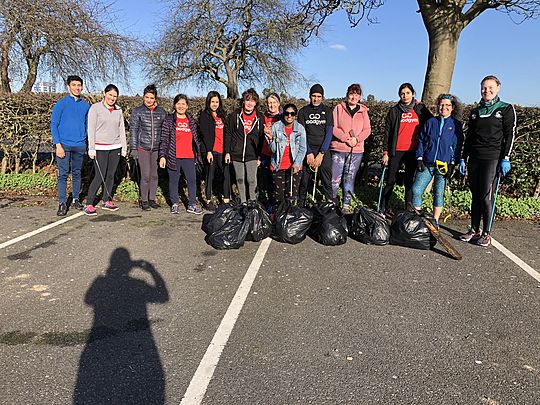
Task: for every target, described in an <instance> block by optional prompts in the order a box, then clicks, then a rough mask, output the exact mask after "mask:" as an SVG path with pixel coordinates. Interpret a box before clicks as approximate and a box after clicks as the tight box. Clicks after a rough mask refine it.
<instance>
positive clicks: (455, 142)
mask: <svg viewBox="0 0 540 405" xmlns="http://www.w3.org/2000/svg"><path fill="white" fill-rule="evenodd" d="M441 121H442V126H441ZM419 141H420V142H419V144H418V149H416V158H417V159H420V158H422V159H423V160H424V162H426V163H435V161H436V160H440V161H442V162H446V163H456V162H459V159H460V158H461V148H462V147H463V125H462V124H461V121H458V120H457V119H455V118H454V117H452V116H450V117H448V118H446V119H445V118H443V117H441V116H437V117H433V118H430V119H429V120H427V121H426V123H425V125H424V127H423V128H422V131H421V132H420V136H419Z"/></svg>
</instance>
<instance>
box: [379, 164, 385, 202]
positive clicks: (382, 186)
mask: <svg viewBox="0 0 540 405" xmlns="http://www.w3.org/2000/svg"><path fill="white" fill-rule="evenodd" d="M385 173H386V166H383V169H382V173H381V185H380V186H379V201H378V202H377V212H379V211H380V210H381V200H382V192H383V188H384V174H385Z"/></svg>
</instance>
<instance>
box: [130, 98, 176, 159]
mask: <svg viewBox="0 0 540 405" xmlns="http://www.w3.org/2000/svg"><path fill="white" fill-rule="evenodd" d="M166 116H167V112H166V111H165V110H164V109H163V108H162V107H161V106H159V105H158V106H157V107H156V108H154V111H152V110H151V109H150V108H148V107H147V106H145V105H144V104H142V105H140V106H138V107H136V108H134V109H133V111H131V117H130V119H129V134H130V138H131V139H130V142H129V144H130V149H131V150H135V149H139V148H141V149H144V150H149V151H152V152H154V151H157V150H159V143H160V141H161V125H162V124H163V121H164V120H165V117H166Z"/></svg>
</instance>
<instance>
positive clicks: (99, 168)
mask: <svg viewBox="0 0 540 405" xmlns="http://www.w3.org/2000/svg"><path fill="white" fill-rule="evenodd" d="M94 162H96V167H97V169H98V172H99V177H101V183H102V184H103V189H104V190H105V191H106V192H107V196H108V197H109V198H112V195H111V193H110V192H109V189H108V188H107V184H105V177H103V172H102V171H101V167H99V162H98V160H97V156H96V157H95V158H94ZM103 201H104V202H105V200H103Z"/></svg>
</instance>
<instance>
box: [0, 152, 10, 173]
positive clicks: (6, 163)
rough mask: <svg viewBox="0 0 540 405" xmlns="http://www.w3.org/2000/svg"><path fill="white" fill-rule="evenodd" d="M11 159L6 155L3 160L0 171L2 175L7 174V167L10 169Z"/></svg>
mask: <svg viewBox="0 0 540 405" xmlns="http://www.w3.org/2000/svg"><path fill="white" fill-rule="evenodd" d="M8 162H9V158H8V157H7V155H4V157H3V158H2V168H1V169H0V174H6V171H7V167H8Z"/></svg>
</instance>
